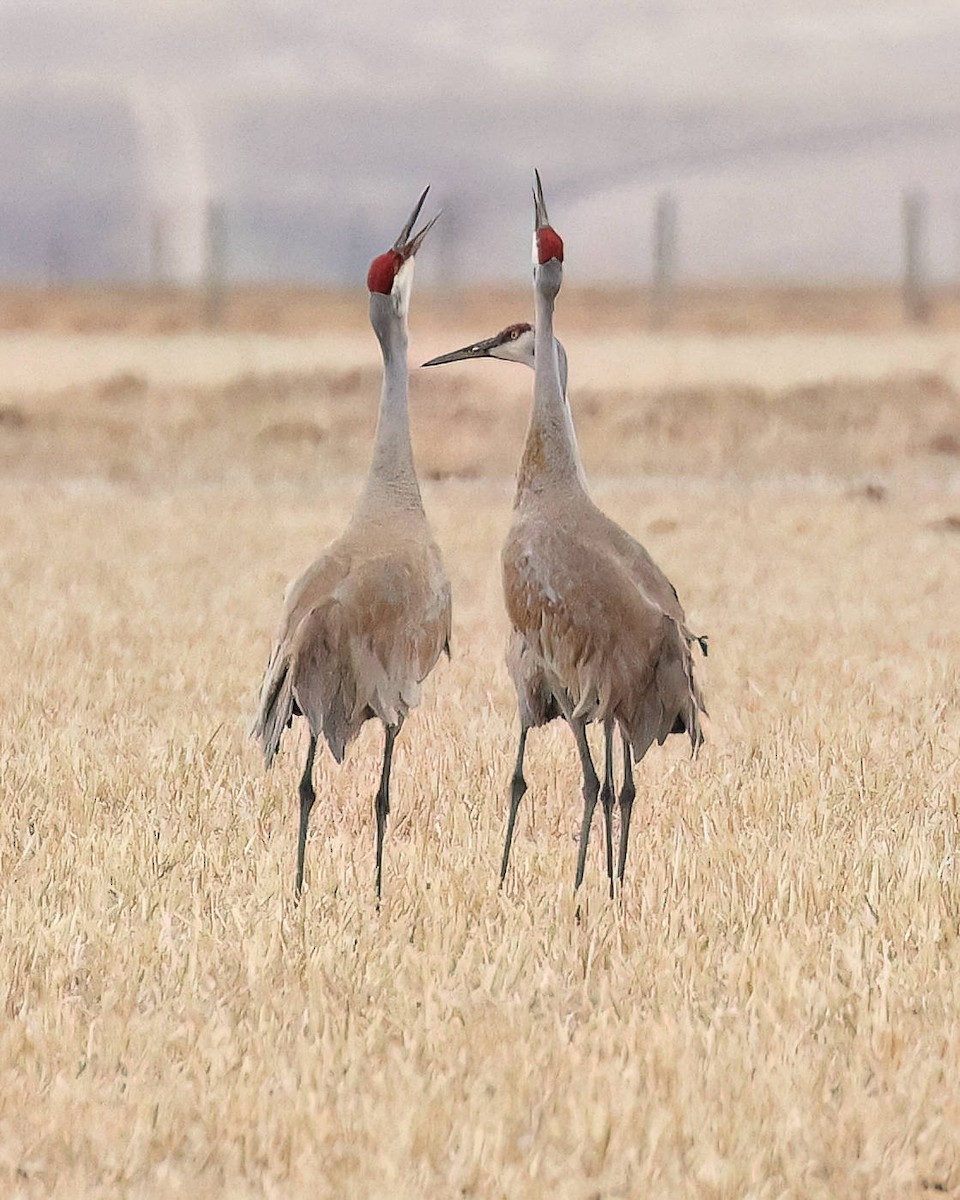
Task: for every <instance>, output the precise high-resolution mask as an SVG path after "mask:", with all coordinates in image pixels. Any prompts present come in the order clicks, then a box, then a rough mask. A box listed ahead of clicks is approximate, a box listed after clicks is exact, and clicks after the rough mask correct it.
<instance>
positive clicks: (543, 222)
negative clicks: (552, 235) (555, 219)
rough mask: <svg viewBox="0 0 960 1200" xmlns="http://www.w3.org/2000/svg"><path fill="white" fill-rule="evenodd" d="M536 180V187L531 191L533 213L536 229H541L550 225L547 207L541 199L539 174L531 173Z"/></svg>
mask: <svg viewBox="0 0 960 1200" xmlns="http://www.w3.org/2000/svg"><path fill="white" fill-rule="evenodd" d="M533 174H534V176H535V178H536V181H537V182H536V186H535V187H534V189H533V212H534V219H535V220H536V228H537V229H543V228H544V227H545V226H547V225H549V224H550V218H549V217H548V216H547V205H546V202H545V201H544V199H543V184H542V183H541V182H540V172H539V171H537V170H535V171H534V172H533Z"/></svg>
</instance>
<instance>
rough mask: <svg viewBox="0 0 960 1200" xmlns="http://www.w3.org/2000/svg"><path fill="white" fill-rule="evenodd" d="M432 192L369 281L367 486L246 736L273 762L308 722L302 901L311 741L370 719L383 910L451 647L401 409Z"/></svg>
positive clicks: (291, 628) (306, 598)
mask: <svg viewBox="0 0 960 1200" xmlns="http://www.w3.org/2000/svg"><path fill="white" fill-rule="evenodd" d="M427 191H429V188H428V189H426V190H425V191H424V193H423V195H422V196H421V197H420V199H419V201H418V202H417V205H416V207H415V208H414V210H413V212H412V214H411V215H410V218H409V220H408V221H407V223H406V224H405V225H404V227H403V229H402V230H401V231H400V236H399V237H398V238H397V240H396V241H395V242H394V244H393V247H392V249H390V250H388V251H387V252H386V254H382V255H380V256H379V257H378V258H376V259H374V261H373V262H372V263H371V265H370V270H369V272H368V274H367V287H368V289H369V292H370V323H371V324H372V326H373V330H374V333H375V334H376V335H377V340H378V341H379V343H380V350H381V353H382V356H383V386H382V390H381V394H380V411H379V416H378V419H377V431H376V436H375V440H374V449H373V461H372V462H371V465H370V470H369V473H368V475H367V481H366V484H365V486H364V489H363V492H362V493H361V496H360V499H359V502H358V504H357V507H356V509H355V511H354V514H353V516H352V518H351V520H350V523H349V524H348V526H347V528H346V530H345V531H344V533H343V534H342V535H341V536H340V537H339V538H338V539H337V540H336V541H335V542H333V543H332V544H331V545H330V546H328V547H327V549H326V550H325V551H324V552H323V554H321V556H320V557H319V558H318V559H317V560H316V562H314V563H313V564H312V566H310V567H308V568H307V570H306V571H305V572H304V574H303V575H301V576H300V578H299V579H297V580H296V581H295V582H294V583H293V584H292V585H291V586H290V587H289V588H288V590H287V594H286V597H285V600H284V607H283V616H282V618H281V622H280V629H279V632H278V634H277V638H276V641H275V642H274V646H273V651H272V653H271V655H270V662H269V665H268V666H267V671H266V674H265V675H264V679H263V685H262V688H261V692H260V707H259V712H258V714H257V717H256V720H255V722H254V726H253V730H252V733H253V736H254V737H256V738H257V739H258V740H259V742H260V744H261V747H262V749H263V755H264V760H265V762H266V765H267V766H268V767H269V766H270V765H271V763H272V762H273V759H274V757H275V755H276V753H277V750H278V748H279V745H280V739H281V737H282V736H283V732H284V730H285V729H286V728H287V727H288V726H289V725H290V724H291V723H292V721H293V718H294V717H297V716H302V717H304V718H305V719H306V721H307V724H308V726H309V730H310V742H309V745H308V747H307V760H306V765H305V767H304V772H303V777H302V778H301V780H300V832H299V838H298V842H297V874H296V884H295V890H296V895H297V896H298V897H299V895H300V892H301V889H302V887H303V861H304V853H305V849H306V841H307V825H308V822H309V819H310V810H311V809H312V808H313V805H314V802H315V800H316V793H315V791H314V787H313V762H314V756H315V754H316V749H317V741H318V739H319V738H320V737H321V736H322V737H323V738H324V739H325V740H326V743H327V745H328V746H329V748H330V751H331V753H332V754H333V757H334V758H335V759H336V761H337V762H338V763H339V762H342V761H343V756H344V753H345V752H346V747H347V746H348V745H349V743H350V742H351V741H352V740H353V739H354V738H355V737H356V736H357V734H358V733H359V732H360V727H361V726H362V725H363V724H364V722H365V721H368V720H370V719H372V718H377V719H378V720H379V721H381V723H382V724H383V727H384V732H385V742H384V751H383V766H382V770H381V775H380V786H379V788H378V790H377V794H376V800H375V803H374V808H375V813H376V821H377V843H376V889H377V903H378V905H379V902H380V894H381V883H382V872H383V836H384V831H385V829H386V821H387V814H388V813H389V812H390V770H391V765H392V761H393V748H394V742H395V740H396V737H397V735H398V734H399V732H400V729H401V726H402V725H403V722H404V719H405V718H406V716H407V713H408V712H409V711H410V709H411V708H414V707H416V705H417V704H418V703H419V701H420V684H421V683H422V682H423V680H424V679H425V678H426V677H427V675H428V674H429V673H430V671H431V670H432V669H433V667H434V666H435V664H436V662H437V660H438V659H439V657H440V655H441V654H442V653H443V652H444V651H446V653H447V654H448V655H449V652H450V584H449V583H448V581H447V576H446V573H445V572H444V569H443V563H442V561H441V559H440V551H439V550H438V549H437V546H436V543H435V542H434V540H433V536H432V534H431V532H430V528H429V526H428V524H427V519H426V516H425V514H424V511H423V502H422V500H421V498H420V487H419V484H418V481H417V473H416V469H415V467H414V461H413V449H412V446H411V443H410V426H409V420H408V413H407V312H408V309H409V304H410V292H411V288H412V284H413V260H414V255H415V254H416V253H417V250H418V249H419V248H420V245H421V243H422V242H423V239H424V238H425V237H426V235H427V232H428V231H429V230H430V228H431V227H432V225H433V223H434V221H436V219H437V217H434V218H433V220H431V221H429V222H428V223H427V224H426V225H425V226H424V227H423V228H422V229H421V230H420V231H419V232H418V233H413V227H414V225H415V223H416V220H417V217H418V216H419V215H420V210H421V208H422V207H423V202H424V200H425V199H426V196H427ZM438 215H439V214H438Z"/></svg>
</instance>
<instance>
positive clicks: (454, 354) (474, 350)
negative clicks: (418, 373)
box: [421, 337, 497, 367]
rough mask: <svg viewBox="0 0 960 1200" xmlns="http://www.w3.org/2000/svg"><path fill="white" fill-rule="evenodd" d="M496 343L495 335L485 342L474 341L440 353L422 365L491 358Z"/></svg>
mask: <svg viewBox="0 0 960 1200" xmlns="http://www.w3.org/2000/svg"><path fill="white" fill-rule="evenodd" d="M496 344H497V339H496V338H495V337H492V338H487V339H486V340H485V341H483V342H473V343H472V344H471V345H469V346H464V347H463V348H462V349H460V350H451V351H450V352H449V354H438V355H437V357H436V358H431V359H430V361H429V362H425V363H422V364H421V366H424V367H442V366H443V364H444V363H452V362H466V361H467V360H468V359H471V358H489V357H490V351H491V350H492V349H493V348H494V346H496Z"/></svg>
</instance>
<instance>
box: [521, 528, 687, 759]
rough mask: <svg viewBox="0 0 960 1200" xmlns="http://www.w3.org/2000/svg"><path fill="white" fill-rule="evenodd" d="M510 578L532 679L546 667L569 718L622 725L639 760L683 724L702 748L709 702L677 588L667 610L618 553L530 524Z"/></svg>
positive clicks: (603, 541)
mask: <svg viewBox="0 0 960 1200" xmlns="http://www.w3.org/2000/svg"><path fill="white" fill-rule="evenodd" d="M635 545H636V543H635ZM645 553H646V552H644V554H645ZM647 558H648V559H649V556H647ZM650 562H652V560H650ZM503 576H504V594H505V598H506V603H507V611H508V614H509V616H510V619H511V622H512V624H513V627H514V629H515V630H516V632H517V634H518V635H519V636H520V637H521V638H522V640H523V642H524V643H525V644H526V646H527V647H528V648H529V651H530V653H531V654H532V656H533V660H534V661H533V663H532V664H530V671H532V670H533V667H534V666H535V665H536V664H540V665H541V666H542V670H543V672H544V676H545V679H546V683H547V685H548V686H549V689H550V691H551V693H552V694H553V696H554V697H555V698H556V701H557V702H558V703H560V704H564V703H565V704H566V706H567V707H568V709H569V712H568V714H567V715H570V716H574V717H586V718H587V719H589V720H605V719H607V718H614V719H616V720H617V721H618V722H619V723H620V724H621V726H622V727H623V729H624V730H625V731H626V733H627V736H628V737H629V739H630V741H631V744H632V746H633V749H634V754H635V755H636V757H637V758H638V759H639V758H640V757H642V755H643V754H644V753H646V751H647V749H648V748H649V746H650V745H651V743H652V742H653V741H654V740H656V741H659V742H662V741H663V740H664V739H665V738H666V737H667V736H668V734H670V733H671V732H673V731H674V729H675V727H676V726H677V725H678V723H679V722H682V725H683V728H684V729H685V730H686V731H687V733H688V734H689V736H690V740H691V745H692V746H693V747H694V749H696V748H697V746H699V744H700V741H701V740H702V733H701V730H700V721H699V713H700V712H701V711H703V705H702V698H701V696H700V693H699V690H698V689H697V687H696V684H695V681H694V678H693V664H692V656H691V652H690V641H691V637H690V635H688V633H687V631H686V627H685V626H684V625H683V623H682V621H683V611H682V609H680V608H679V602H678V601H677V600H676V596H675V593H673V592H672V588H671V589H670V595H671V599H669V600H668V601H667V603H666V604H664V603H661V597H660V595H657V594H651V592H656V591H657V590H658V589H657V588H656V587H654V586H651V587H650V590H649V591H648V590H647V587H645V586H644V583H645V580H643V579H642V578H641V577H639V573H638V572H637V571H636V570H631V569H630V568H629V566H627V565H625V564H624V562H623V555H622V552H621V550H620V548H619V547H618V546H617V545H616V544H615V543H614V544H611V542H610V541H609V540H607V539H597V540H593V539H591V538H588V537H584V538H578V537H576V536H573V535H572V532H571V529H570V527H569V526H567V527H564V526H563V525H562V524H556V523H550V522H547V521H538V520H529V521H528V520H525V519H524V518H523V516H520V517H519V518H518V519H517V520H516V521H515V523H514V526H513V528H512V530H511V532H510V535H509V536H508V538H507V541H506V543H505V546H504V552H503ZM657 576H658V577H659V579H663V580H665V576H663V575H662V573H661V572H659V571H658V572H657ZM652 578H653V579H654V583H658V582H659V580H658V579H657V577H652ZM517 661H518V663H519V662H520V661H521V658H520V657H519V655H518V658H517ZM511 673H512V674H513V673H514V672H513V671H512V672H511ZM514 680H515V682H516V680H517V675H516V674H514ZM517 690H518V695H520V694H521V690H520V686H519V684H518V688H517ZM522 716H523V714H522V713H521V717H522Z"/></svg>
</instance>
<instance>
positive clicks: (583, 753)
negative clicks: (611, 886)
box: [570, 717, 600, 891]
mask: <svg viewBox="0 0 960 1200" xmlns="http://www.w3.org/2000/svg"><path fill="white" fill-rule="evenodd" d="M570 728H571V729H572V730H573V736H574V737H575V738H576V739H577V749H578V750H579V752H580V765H581V766H582V767H583V824H582V825H581V826H580V854H579V856H578V858H577V878H576V882H575V883H574V885H573V887H574V891H576V889H577V888H579V886H580V884H581V883H583V871H584V867H585V866H586V862H587V843H588V842H589V840H590V822H591V821H592V820H593V810H594V809H595V808H596V807H597V796H598V795H599V792H600V780H599V778H598V777H597V772H596V768H595V767H594V765H593V759H592V758H591V757H590V746H589V745H588V743H587V723H586V721H585V720H584V719H583V717H579V718H577V719H576V720H572V721H571V722H570Z"/></svg>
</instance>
